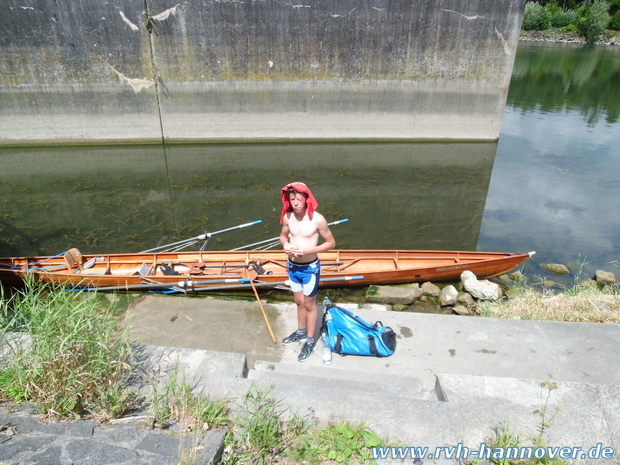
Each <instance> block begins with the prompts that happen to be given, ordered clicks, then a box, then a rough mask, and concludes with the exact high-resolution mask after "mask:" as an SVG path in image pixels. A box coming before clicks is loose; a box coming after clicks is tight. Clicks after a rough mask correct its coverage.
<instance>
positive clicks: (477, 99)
mask: <svg viewBox="0 0 620 465" xmlns="http://www.w3.org/2000/svg"><path fill="white" fill-rule="evenodd" d="M7 1H8V7H5V8H4V9H2V10H0V19H2V23H3V25H4V26H5V27H4V28H3V30H2V31H0V57H1V58H2V59H1V60H0V93H1V94H2V99H3V102H4V104H3V106H2V108H0V123H5V124H2V127H4V128H5V129H6V130H4V131H2V132H0V143H8V142H11V141H17V142H19V141H24V142H51V141H60V142H76V141H77V142H84V141H103V142H105V141H112V140H114V141H127V140H142V141H144V140H148V141H157V140H161V139H162V138H164V139H167V140H194V141H201V140H228V139H235V140H265V139H268V140H277V139H304V140H307V139H357V140H359V139H378V140H381V139H383V140H385V139H481V140H494V139H497V137H499V131H500V128H501V118H502V111H503V107H504V104H505V100H506V94H507V90H508V84H509V80H510V75H511V70H512V65H513V61H514V54H515V48H516V46H517V43H518V34H519V28H520V23H521V18H522V9H523V4H524V1H523V0H500V1H494V0H475V1H471V2H466V3H465V4H463V2H459V1H457V0H441V1H434V0H424V1H418V2H403V1H388V0H363V1H359V0H340V1H338V2H333V0H313V1H312V2H307V3H305V4H304V3H300V4H292V3H291V2H287V1H284V0H273V1H251V2H250V1H235V2H220V1H211V0H203V1H199V2H186V3H182V4H174V3H170V2H167V1H164V0H147V1H146V5H147V8H146V10H145V8H144V4H143V3H141V2H129V1H125V2H120V3H117V2H114V3H112V2H100V1H98V0H58V1H56V2H48V1H46V0H32V1H31V2H29V4H28V5H29V6H27V7H25V6H23V5H21V3H20V2H19V1H18V0H7ZM52 115H53V116H54V117H52Z"/></svg>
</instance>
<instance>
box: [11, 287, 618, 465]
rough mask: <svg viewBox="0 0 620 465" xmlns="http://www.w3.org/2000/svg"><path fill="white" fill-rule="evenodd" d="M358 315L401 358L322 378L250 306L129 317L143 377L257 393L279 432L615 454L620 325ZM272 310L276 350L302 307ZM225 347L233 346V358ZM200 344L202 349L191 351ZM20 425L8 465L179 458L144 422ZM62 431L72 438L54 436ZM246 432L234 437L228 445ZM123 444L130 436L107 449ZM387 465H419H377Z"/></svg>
mask: <svg viewBox="0 0 620 465" xmlns="http://www.w3.org/2000/svg"><path fill="white" fill-rule="evenodd" d="M354 308H355V310H356V311H357V312H358V313H359V314H360V315H361V316H362V317H363V318H365V319H366V320H367V321H376V320H377V319H381V320H382V321H383V322H384V324H387V325H390V326H391V327H392V328H393V329H394V330H395V332H396V333H397V338H398V339H397V341H398V342H397V349H396V352H395V354H394V355H392V356H391V357H389V358H374V357H338V356H336V357H335V358H334V361H333V363H332V365H331V366H327V367H326V366H323V364H322V362H321V357H320V356H319V354H314V355H313V356H312V357H311V358H310V359H309V360H308V361H306V362H304V363H300V362H298V361H297V354H298V352H299V349H300V347H299V346H297V345H292V346H282V345H281V344H279V343H273V341H272V340H271V338H270V336H269V332H268V331H267V329H266V326H265V324H264V321H263V320H262V317H261V315H260V313H261V312H260V309H259V307H258V304H257V303H256V302H251V301H235V300H222V299H215V298H211V297H206V298H205V297H201V298H195V297H178V296H176V297H173V296H157V295H149V296H146V297H144V298H143V299H141V300H140V301H138V302H136V303H134V304H133V305H132V306H131V308H130V311H129V314H128V318H130V319H131V320H133V324H132V327H133V330H132V331H134V336H137V337H138V339H139V340H140V342H143V341H144V340H145V339H146V337H145V336H144V334H146V333H149V334H150V337H151V340H152V342H153V345H141V346H135V347H134V350H135V351H136V353H138V354H139V355H140V357H139V359H140V361H141V366H142V367H143V368H144V369H145V370H147V369H148V371H149V372H151V373H152V374H154V375H159V376H160V378H159V379H162V376H163V375H164V374H168V376H170V375H171V374H173V373H183V375H184V379H185V380H186V381H187V382H188V383H189V384H191V386H192V387H193V388H194V389H195V391H196V392H202V393H206V394H209V395H210V396H213V397H214V398H219V397H220V396H221V397H226V398H227V399H230V405H231V407H232V408H233V409H236V410H237V411H238V410H240V409H242V405H243V403H244V401H245V400H247V398H248V396H247V394H248V393H249V392H253V393H254V395H255V397H256V398H261V395H260V393H261V392H262V393H263V394H264V393H269V396H270V398H271V399H273V402H274V403H273V404H271V403H267V404H266V405H268V406H270V408H271V409H273V410H272V411H274V412H277V413H281V416H280V419H279V420H278V425H280V426H278V428H280V427H284V425H288V427H292V425H293V424H294V423H289V420H295V418H297V421H301V420H304V421H311V422H317V423H319V424H321V425H328V426H329V425H339V424H340V422H341V421H342V420H343V419H346V420H347V421H348V422H350V424H357V423H358V422H360V423H362V424H364V425H365V426H366V428H367V429H368V430H371V431H374V432H375V433H377V434H378V435H379V437H381V438H382V439H383V442H382V445H400V446H405V447H428V450H427V455H425V456H424V462H427V463H428V462H441V463H448V462H442V460H441V459H445V456H443V455H442V452H441V451H442V450H445V449H444V448H445V447H455V446H456V445H457V444H462V445H463V446H464V447H467V448H468V449H469V450H470V451H477V450H478V449H479V447H480V444H481V443H485V444H487V445H489V446H490V447H491V446H492V444H493V442H492V441H493V440H494V438H495V433H494V431H498V432H501V431H502V428H503V427H506V428H507V430H508V431H510V432H511V433H513V434H514V436H515V437H516V436H519V437H520V438H522V439H521V440H520V442H519V443H518V445H520V446H523V447H527V446H528V445H530V446H531V445H532V442H531V441H530V440H529V439H527V438H536V437H537V436H538V433H537V428H538V427H539V426H540V423H541V422H544V423H548V424H549V427H548V428H546V430H545V433H544V434H541V436H542V437H543V439H544V441H545V442H546V443H547V444H548V445H549V446H551V447H564V446H568V445H570V446H574V447H580V448H581V449H582V451H583V454H579V455H578V456H577V457H576V460H571V461H570V463H583V464H594V463H600V462H599V461H595V460H588V457H587V456H586V453H587V452H588V451H589V450H590V449H591V448H592V447H594V446H596V444H597V443H600V444H602V445H603V446H604V447H606V448H607V447H611V446H614V445H615V444H618V442H619V441H620V437H619V436H618V434H619V433H618V431H617V428H615V423H616V420H617V418H618V415H619V414H620V412H619V410H618V405H616V404H617V402H615V399H617V398H618V396H619V395H620V378H619V376H620V357H618V347H619V346H620V331H619V330H618V326H617V325H614V324H588V323H564V322H537V321H519V320H511V319H498V318H470V317H461V316H456V315H429V314H419V313H409V312H392V311H389V310H387V309H386V308H381V307H380V306H373V307H369V306H359V305H355V306H354ZM265 310H266V312H267V315H268V318H269V320H270V321H271V324H272V326H273V328H274V332H275V333H276V335H277V337H278V339H280V338H281V337H282V335H286V334H288V333H290V331H292V330H293V329H294V328H295V325H296V316H295V308H294V305H293V304H285V303H278V304H272V303H268V304H265ZM153 327H157V329H158V331H157V333H154V332H153V331H152V328H153ZM149 328H151V329H149ZM222 343H226V344H228V347H227V351H226V352H224V351H222V346H221V344H222ZM191 344H200V346H201V347H202V348H197V347H196V348H187V346H188V345H191ZM218 344H220V345H219V346H218ZM209 347H216V349H215V350H213V349H210V348H209ZM268 350H271V355H269V354H268V353H267V351H268ZM246 354H247V356H246ZM251 358H253V359H254V360H251ZM252 389H255V390H254V391H252ZM256 389H258V391H256ZM546 396H548V397H547V400H545V397H546ZM535 410H539V411H547V412H548V416H547V418H546V419H545V418H542V419H541V417H540V416H539V415H534V414H532V412H533V411H535ZM555 412H558V413H557V415H555V416H554V417H553V419H550V418H551V416H552V415H553V414H554V413H555ZM0 413H3V412H0ZM263 413H264V412H263ZM15 414H16V415H19V414H22V413H21V412H20V411H17V412H15ZM11 415H12V414H10V412H7V415H5V416H3V417H2V418H3V419H4V421H6V422H14V423H15V424H17V425H20V428H21V430H18V434H15V435H13V436H11V439H10V440H8V441H7V442H5V444H3V445H1V446H0V462H1V461H7V462H9V463H21V462H27V463H29V462H30V461H32V460H34V459H39V460H40V459H42V458H48V457H53V458H54V461H53V462H52V461H51V460H50V462H49V463H54V464H58V465H65V464H67V465H68V464H69V463H72V462H71V460H73V459H75V457H78V456H79V457H87V458H88V459H89V461H88V462H87V463H89V464H90V465H95V464H97V465H103V464H106V465H107V464H113V463H126V462H124V461H120V458H123V459H124V458H125V457H127V460H129V458H131V457H134V458H136V460H135V461H134V462H131V463H140V464H145V465H146V464H148V463H154V462H153V460H154V458H155V454H159V455H165V456H164V457H158V459H159V461H157V462H156V463H162V464H163V463H166V464H168V463H170V464H175V463H176V462H175V461H174V460H175V455H177V454H178V453H179V452H177V453H175V447H178V437H179V435H178V434H177V435H176V438H177V439H176V440H175V439H174V438H175V434H174V431H172V432H171V433H172V434H171V436H170V437H167V436H166V432H165V431H159V430H155V431H152V430H151V429H150V428H149V427H146V429H144V426H142V427H141V426H139V425H137V424H136V422H137V423H141V422H142V420H140V419H137V420H128V421H129V422H130V423H129V424H128V425H131V426H125V427H123V428H121V427H120V426H118V425H119V424H118V423H116V424H115V425H114V424H112V425H110V426H105V425H102V424H99V423H98V422H93V421H92V419H85V420H82V421H80V422H68V423H66V422H57V421H51V422H50V423H48V424H47V425H44V426H43V428H44V431H41V427H40V426H36V425H34V426H33V425H32V422H31V423H24V420H23V419H19V418H16V417H13V416H11ZM30 415H32V412H31V413H30ZM263 419H264V418H263ZM18 420H19V423H18ZM36 422H37V424H38V420H36ZM132 422H133V423H132ZM28 424H30V425H31V427H32V429H31V430H30V431H28V430H26V428H27V427H28V426H27V425H28ZM263 424H264V423H263ZM175 428H178V425H177V426H175ZM53 430H57V431H61V432H62V431H64V432H65V433H62V434H58V435H50V431H53ZM241 432H242V430H241V429H239V428H238V427H233V428H232V430H231V437H235V436H236V435H239V434H241ZM115 434H122V435H128V436H123V437H122V438H121V437H119V440H118V441H117V442H116V443H112V442H111V441H113V439H114V435H115ZM304 434H309V433H308V432H307V431H306V432H305V433H304ZM237 437H238V438H239V439H242V437H240V436H237ZM277 437H279V438H280V439H279V442H276V443H275V444H276V445H277V446H274V447H275V450H276V451H275V452H274V451H271V449H270V452H269V453H270V454H272V455H271V456H270V460H271V461H272V462H273V463H299V462H297V461H295V460H291V458H290V456H287V455H286V454H290V453H291V452H292V450H287V446H286V444H285V441H284V438H285V436H284V435H282V436H277ZM277 437H276V439H277ZM304 437H307V436H304ZM121 439H122V440H121ZM229 440H230V439H229ZM158 444H159V445H158ZM227 445H231V442H228V443H225V442H224V439H223V435H222V436H220V443H219V446H217V447H215V448H214V449H213V450H214V451H219V453H223V454H224V458H225V459H226V458H228V459H229V460H228V461H226V460H225V461H224V462H223V463H235V462H234V460H235V459H239V458H240V457H243V454H245V453H248V452H249V449H248V448H247V447H248V446H247V443H246V442H244V441H241V442H240V443H237V447H236V446H235V445H234V442H233V443H232V446H230V447H226V446H227ZM189 446H190V448H191V446H192V444H191V443H190V444H189ZM194 446H195V444H194ZM177 450H179V449H177ZM88 451H90V452H88ZM105 451H108V452H105ZM318 453H326V452H317V454H318ZM3 454H4V455H3ZM76 454H79V455H76ZM435 454H437V455H435ZM211 458H213V457H211ZM461 458H464V459H467V458H468V457H461ZM474 458H475V459H478V457H474ZM313 459H315V460H317V459H316V456H314V457H313ZM470 459H471V458H470ZM114 460H116V462H114ZM318 462H320V463H334V462H333V461H329V460H327V459H325V460H317V463H318ZM388 462H389V463H412V462H413V460H408V461H404V462H403V461H396V462H391V461H387V460H384V461H379V463H380V464H383V463H388ZM83 463H86V462H83ZM127 463H128V462H127ZM182 463H191V462H182ZM194 463H207V462H194ZM349 463H356V462H349ZM416 463H418V464H419V463H420V461H419V460H418V461H416Z"/></svg>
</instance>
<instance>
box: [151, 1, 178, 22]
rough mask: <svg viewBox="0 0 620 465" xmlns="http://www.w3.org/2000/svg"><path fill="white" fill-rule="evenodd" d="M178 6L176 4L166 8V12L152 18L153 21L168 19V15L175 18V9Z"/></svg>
mask: <svg viewBox="0 0 620 465" xmlns="http://www.w3.org/2000/svg"><path fill="white" fill-rule="evenodd" d="M178 6H179V4H178V3H177V4H176V5H174V6H173V7H172V8H168V9H167V10H164V11H162V12H161V13H159V14H157V15H155V16H152V18H153V19H155V20H157V21H164V20H166V19H168V17H169V16H170V15H173V16H176V14H177V7H178Z"/></svg>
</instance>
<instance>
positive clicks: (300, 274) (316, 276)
mask: <svg viewBox="0 0 620 465" xmlns="http://www.w3.org/2000/svg"><path fill="white" fill-rule="evenodd" d="M287 270H288V278H289V282H290V286H291V291H293V292H300V291H303V293H304V295H305V296H308V297H314V296H315V295H316V294H317V293H318V292H319V280H320V279H321V263H320V262H319V259H318V258H317V259H316V260H313V261H311V262H308V263H295V262H292V261H290V260H289V261H288V265H287Z"/></svg>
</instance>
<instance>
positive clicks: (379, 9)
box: [372, 6, 386, 11]
mask: <svg viewBox="0 0 620 465" xmlns="http://www.w3.org/2000/svg"><path fill="white" fill-rule="evenodd" d="M372 9H373V10H377V11H385V10H386V8H377V7H376V6H373V7H372Z"/></svg>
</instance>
